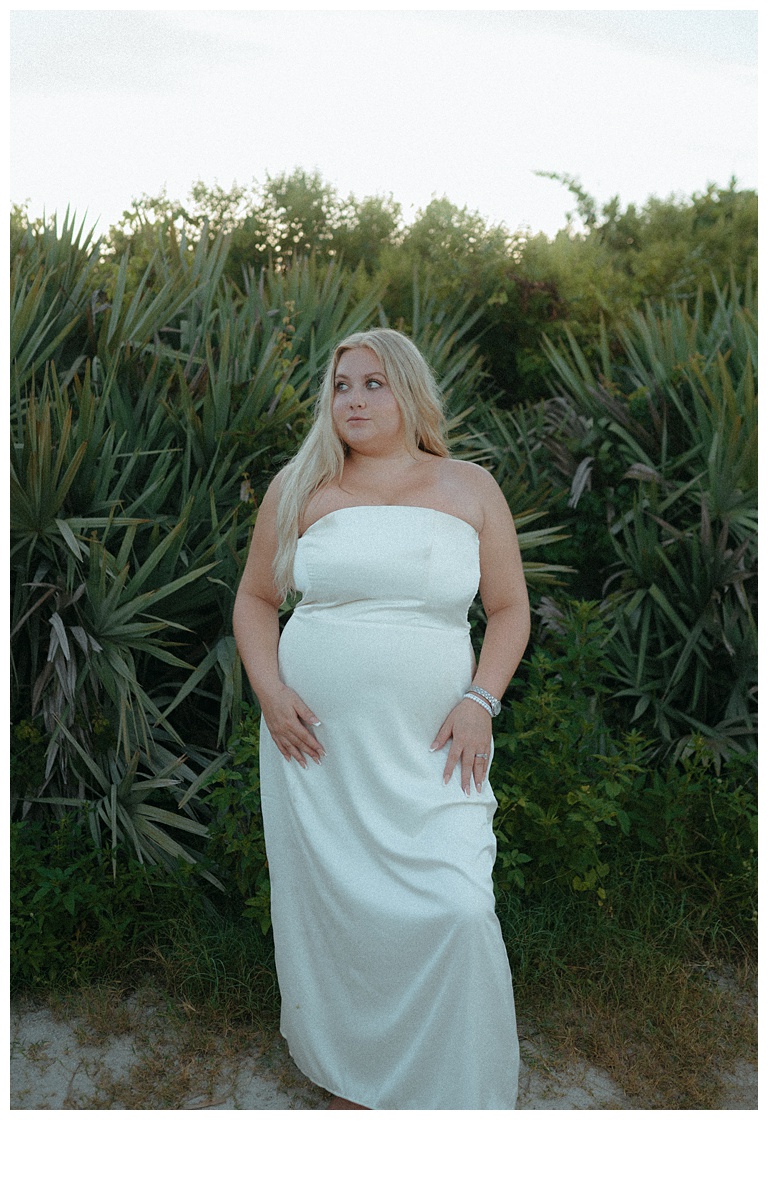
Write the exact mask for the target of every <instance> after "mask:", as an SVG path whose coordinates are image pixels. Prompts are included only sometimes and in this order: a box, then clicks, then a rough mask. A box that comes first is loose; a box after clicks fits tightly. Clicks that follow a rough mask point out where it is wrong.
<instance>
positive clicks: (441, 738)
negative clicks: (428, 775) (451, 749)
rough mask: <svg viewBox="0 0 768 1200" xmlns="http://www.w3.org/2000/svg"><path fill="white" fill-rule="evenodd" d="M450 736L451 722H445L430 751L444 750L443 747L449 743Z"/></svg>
mask: <svg viewBox="0 0 768 1200" xmlns="http://www.w3.org/2000/svg"><path fill="white" fill-rule="evenodd" d="M450 736H451V722H450V721H443V723H442V725H441V726H440V729H439V730H438V734H437V737H436V738H435V740H434V742H433V743H432V745H431V746H430V747H429V748H430V750H442V748H443V746H444V745H445V743H446V742H447V741H448V738H449V737H450Z"/></svg>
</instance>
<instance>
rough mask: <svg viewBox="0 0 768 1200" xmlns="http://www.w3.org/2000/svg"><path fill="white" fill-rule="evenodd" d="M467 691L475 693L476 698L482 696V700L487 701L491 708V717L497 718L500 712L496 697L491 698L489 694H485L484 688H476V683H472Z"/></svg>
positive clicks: (499, 704)
mask: <svg viewBox="0 0 768 1200" xmlns="http://www.w3.org/2000/svg"><path fill="white" fill-rule="evenodd" d="M469 690H470V692H477V694H478V696H482V697H483V699H484V700H487V701H488V703H489V704H490V706H491V712H492V715H493V716H494V717H498V715H499V713H500V712H501V701H500V700H497V699H496V697H495V696H492V695H491V693H490V692H486V690H485V688H481V687H478V686H477V684H476V683H473V684H472V686H471V688H470V689H469Z"/></svg>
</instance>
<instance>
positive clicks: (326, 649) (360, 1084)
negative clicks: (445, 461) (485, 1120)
mask: <svg viewBox="0 0 768 1200" xmlns="http://www.w3.org/2000/svg"><path fill="white" fill-rule="evenodd" d="M294 575H295V582H296V587H297V590H298V591H299V592H301V593H302V599H301V602H300V603H299V604H298V606H297V607H296V609H295V611H294V613H293V615H292V616H291V618H290V620H289V621H288V623H287V625H286V627H285V629H284V631H283V634H282V637H281V639H280V649H279V661H280V673H281V677H282V678H283V680H284V681H285V683H286V684H288V686H289V687H291V688H293V689H294V690H295V691H296V692H297V693H298V694H299V695H300V696H301V697H302V698H303V700H304V701H305V702H306V703H307V704H308V705H309V706H310V708H311V709H312V710H313V711H314V713H315V714H316V715H317V717H318V718H319V720H320V721H321V722H322V724H321V726H320V727H319V728H318V729H317V730H316V732H317V734H318V737H319V739H320V741H321V743H322V744H323V746H324V747H325V750H326V754H325V757H324V759H323V761H322V763H321V764H316V763H314V762H312V760H311V759H310V760H308V764H307V767H306V769H305V768H302V767H301V766H300V765H299V763H297V762H296V761H291V762H286V761H285V759H284V758H283V757H282V755H281V754H280V753H279V751H278V750H277V747H276V746H275V744H274V742H273V741H272V738H271V737H270V735H269V732H268V730H267V728H266V725H265V724H264V722H263V721H262V737H261V787H262V807H263V813H264V828H265V835H266V840H267V853H268V856H269V869H270V881H271V889H272V921H273V928H274V937H275V953H276V962H277V972H278V979H279V982H280V991H281V995H282V1017H281V1031H282V1033H283V1036H284V1037H285V1038H286V1040H287V1042H288V1046H289V1049H290V1052H291V1055H292V1056H293V1058H294V1060H295V1061H296V1063H297V1064H298V1066H299V1067H300V1068H301V1070H302V1071H303V1072H304V1074H305V1075H307V1076H308V1077H309V1078H310V1079H311V1080H313V1081H314V1082H315V1083H317V1084H319V1085H321V1086H322V1087H324V1088H327V1089H328V1091H330V1092H333V1093H335V1094H336V1095H337V1096H343V1097H344V1098H345V1099H347V1100H351V1101H353V1102H354V1103H356V1104H362V1105H364V1106H365V1107H366V1108H371V1109H511V1108H514V1107H515V1102H516V1096H517V1073H518V1061H519V1058H518V1045H517V1035H516V1027H515V1009H514V1001H513V996H512V980H511V976H510V970H509V962H508V959H507V954H506V949H505V947H504V943H503V941H502V937H501V931H500V928H499V923H498V920H497V918H496V914H495V911H494V895H493V888H492V884H491V870H492V867H493V863H494V858H495V852H496V843H495V839H494V836H493V832H492V828H491V822H492V819H493V814H494V811H495V809H496V801H495V799H494V796H493V792H492V790H491V787H490V785H489V784H488V783H487V782H486V783H485V785H484V786H483V789H482V791H481V792H479V793H478V792H477V791H476V790H475V788H474V784H473V785H472V791H471V794H470V796H469V797H467V796H466V795H465V794H464V792H463V791H462V790H461V778H460V773H459V770H458V769H457V770H456V771H454V774H453V777H452V778H451V780H450V782H449V783H448V784H447V785H445V784H443V780H442V774H443V769H444V765H445V760H446V757H447V754H448V748H447V747H445V748H444V749H443V750H438V751H435V752H430V749H429V747H430V744H431V742H432V741H433V739H434V737H435V735H436V734H437V731H438V729H439V728H440V726H441V725H442V723H443V721H444V720H445V718H446V716H447V715H448V713H449V712H450V710H451V709H452V708H453V707H454V705H455V704H457V703H458V702H459V701H460V700H461V698H462V696H463V695H464V692H465V691H466V689H467V687H468V685H469V684H470V682H471V679H472V672H473V653H472V648H471V643H470V638H469V625H468V622H467V610H468V608H469V605H470V603H471V601H472V599H473V598H474V596H475V594H476V592H477V588H478V583H479V578H480V566H479V538H478V535H477V532H476V530H475V529H473V527H472V526H471V525H469V524H468V523H467V522H466V521H462V520H460V519H459V518H458V517H454V516H450V515H449V514H447V513H443V512H439V511H437V510H435V509H431V508H417V507H403V506H378V505H372V506H361V507H355V508H344V509H340V510H337V511H336V512H333V513H330V514H328V515H327V516H325V517H321V518H320V520H318V521H316V522H315V524H314V525H312V526H310V528H309V529H308V530H307V532H306V533H305V534H304V536H303V537H302V538H300V540H299V544H298V549H297V552H296V561H295V568H294Z"/></svg>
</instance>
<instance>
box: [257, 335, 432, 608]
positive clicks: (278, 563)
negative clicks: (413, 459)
mask: <svg viewBox="0 0 768 1200" xmlns="http://www.w3.org/2000/svg"><path fill="white" fill-rule="evenodd" d="M361 346H362V347H365V348H366V349H368V350H372V351H373V353H374V354H375V355H376V357H377V358H378V360H379V362H380V363H381V365H382V367H383V369H384V374H385V376H386V378H387V383H388V384H389V387H390V390H391V392H392V395H393V396H394V397H395V399H396V401H397V403H398V405H399V407H400V412H401V413H402V415H403V423H404V426H405V440H406V445H407V447H408V449H409V450H410V451H411V452H413V451H415V450H417V449H418V450H425V451H426V452H427V453H428V454H435V455H438V456H439V457H440V458H449V457H450V455H449V452H448V447H447V446H446V444H445V438H444V417H443V402H442V397H441V395H440V392H439V389H438V387H437V384H436V382H435V379H434V376H433V374H432V371H431V370H430V368H429V365H428V363H427V362H426V360H425V359H424V357H423V355H422V354H421V352H420V351H419V350H418V349H417V348H416V346H415V345H414V344H413V342H412V341H411V340H410V338H407V337H406V336H405V334H402V333H398V332H397V330H395V329H369V330H367V331H366V332H364V333H353V334H350V336H349V337H347V338H344V340H343V341H342V342H339V344H338V346H337V347H336V349H335V350H334V352H333V354H332V355H331V358H330V361H329V363H328V367H327V369H326V372H325V375H324V377H323V382H322V384H321V387H320V391H319V392H318V395H317V401H316V403H315V414H314V420H313V423H312V428H311V429H310V431H309V433H308V434H307V436H306V438H305V439H304V442H303V444H302V446H301V449H300V450H299V451H298V453H297V454H296V455H295V456H294V457H293V458H292V459H291V461H290V462H289V463H288V465H287V466H286V467H285V468H284V470H283V475H282V480H281V485H282V486H281V492H280V499H279V502H278V506H277V553H276V555H275V558H274V562H273V564H272V568H273V572H274V576H275V584H276V586H277V589H278V591H279V592H280V594H281V595H282V596H283V597H285V596H287V594H288V593H289V592H290V591H293V590H294V587H295V585H294V579H293V560H294V557H295V554H296V546H297V544H298V538H299V522H300V520H301V517H302V514H303V512H304V510H305V508H306V506H307V504H308V503H309V501H310V500H311V498H312V496H314V494H315V492H316V491H317V490H318V489H319V488H321V487H324V486H325V485H326V484H328V483H331V482H333V481H334V480H336V481H340V480H341V476H342V472H343V470H344V459H345V457H346V455H347V453H348V449H349V447H348V446H347V445H346V443H345V442H343V441H342V439H341V438H340V437H339V435H338V433H337V432H336V429H335V426H334V423H333V395H334V380H335V377H336V368H337V367H338V364H339V359H340V358H341V356H342V354H343V353H344V351H345V350H352V349H353V348H355V347H361Z"/></svg>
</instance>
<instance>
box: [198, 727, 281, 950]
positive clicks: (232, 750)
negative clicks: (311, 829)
mask: <svg viewBox="0 0 768 1200" xmlns="http://www.w3.org/2000/svg"><path fill="white" fill-rule="evenodd" d="M229 754H230V756H231V758H230V764H229V766H227V767H225V768H224V769H223V770H222V771H221V772H220V773H219V775H218V776H217V779H216V784H215V787H214V788H213V790H212V792H211V794H210V796H209V798H208V803H209V805H210V809H211V812H212V817H211V822H210V825H209V827H208V829H209V833H210V843H209V846H210V854H211V858H212V860H213V862H214V863H215V868H214V869H215V870H217V871H218V872H220V873H221V874H222V875H223V876H224V878H225V879H226V881H227V883H228V884H230V885H233V886H234V887H235V888H236V889H237V891H238V892H239V893H240V895H241V896H242V897H243V899H244V900H245V911H246V914H247V915H248V916H249V917H252V918H253V919H254V920H256V921H258V923H259V926H260V927H261V930H262V933H267V931H268V930H269V929H270V927H271V924H272V917H271V915H270V907H269V904H270V898H269V866H268V863H267V850H266V845H265V843H264V825H263V822H262V817H261V796H260V790H259V715H258V712H257V711H256V710H255V709H252V710H251V711H250V712H248V713H246V715H245V716H244V718H243V720H242V722H241V724H240V725H239V727H238V729H237V730H236V732H235V735H234V737H233V738H232V740H231V742H230V743H229Z"/></svg>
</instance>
